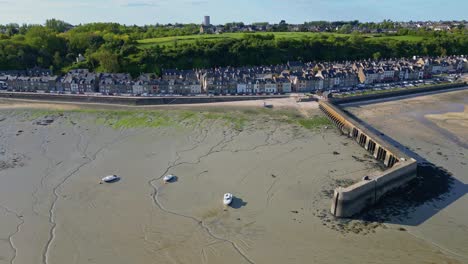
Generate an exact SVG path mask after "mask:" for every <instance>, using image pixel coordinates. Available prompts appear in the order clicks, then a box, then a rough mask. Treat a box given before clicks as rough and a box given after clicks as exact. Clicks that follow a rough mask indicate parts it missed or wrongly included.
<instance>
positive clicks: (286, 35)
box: [138, 32, 423, 48]
mask: <svg viewBox="0 0 468 264" xmlns="http://www.w3.org/2000/svg"><path fill="white" fill-rule="evenodd" d="M246 34H257V35H268V34H270V35H271V34H273V35H274V36H275V38H276V39H301V38H307V37H317V36H321V35H324V36H331V35H333V36H336V37H349V36H350V34H338V33H314V32H259V33H224V34H210V35H189V36H174V37H162V38H151V39H142V40H139V41H138V43H139V47H140V48H148V47H151V46H154V45H162V46H172V45H175V44H176V43H177V44H183V43H191V42H195V41H197V40H203V41H218V40H221V39H240V38H242V37H243V36H244V35H246ZM364 36H365V37H366V38H367V40H368V41H383V40H389V39H393V40H401V41H420V40H422V39H423V38H422V37H420V36H383V37H379V36H375V35H372V34H368V35H364Z"/></svg>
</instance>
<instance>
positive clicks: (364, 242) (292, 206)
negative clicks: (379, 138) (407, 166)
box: [0, 102, 467, 264]
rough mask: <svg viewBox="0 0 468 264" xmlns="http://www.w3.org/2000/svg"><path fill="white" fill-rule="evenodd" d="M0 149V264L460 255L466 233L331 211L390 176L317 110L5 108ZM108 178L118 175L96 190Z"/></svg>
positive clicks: (393, 259)
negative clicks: (370, 177)
mask: <svg viewBox="0 0 468 264" xmlns="http://www.w3.org/2000/svg"><path fill="white" fill-rule="evenodd" d="M312 104H313V103H312ZM38 108H40V109H38ZM304 111H305V112H306V117H304ZM0 148H1V149H0V165H1V167H0V219H1V220H0V263H10V264H11V263H15V264H31V263H43V264H54V263H56V264H60V263H112V264H118V263H122V264H124V263H125V264H127V263H339V262H342V263H431V262H432V263H458V262H462V261H463V260H464V259H463V258H461V257H460V254H464V251H463V248H462V246H463V243H462V242H466V236H465V239H463V238H460V240H459V242H460V244H459V247H458V249H459V250H457V251H456V252H455V250H454V249H453V248H451V249H452V251H448V250H445V247H439V246H438V245H435V244H434V243H433V241H435V240H428V239H426V238H425V237H422V238H421V236H418V235H415V234H414V231H413V228H411V229H410V230H411V231H412V233H410V232H407V231H405V230H406V229H407V227H406V226H404V224H402V225H400V224H391V223H390V224H388V223H385V222H382V221H372V220H360V219H355V220H345V221H341V220H336V219H333V218H332V217H331V216H330V214H329V213H328V210H329V206H330V197H331V193H332V191H333V189H334V188H335V187H336V186H338V185H349V184H351V183H352V182H354V181H357V180H359V179H360V178H361V177H362V176H364V175H366V174H370V173H375V172H376V171H378V170H380V169H381V168H380V167H379V164H377V163H376V162H375V161H374V160H373V159H372V157H370V156H369V155H368V154H367V153H366V152H365V150H363V149H362V148H360V147H359V146H358V145H357V144H356V143H355V142H353V141H352V140H351V139H348V138H346V137H343V136H342V135H340V134H339V133H338V132H337V131H336V130H335V129H334V128H333V127H332V126H331V125H330V124H329V123H328V121H327V120H326V119H325V117H324V116H323V115H322V114H321V113H320V111H319V110H318V109H316V107H311V108H307V109H304V108H302V109H299V110H297V109H296V110H294V109H289V110H285V109H280V110H262V109H258V108H254V109H237V110H236V109H229V110H223V109H214V110H206V109H203V108H196V107H192V108H190V109H189V110H183V111H182V110H176V109H167V110H144V109H126V110H122V109H120V110H111V109H109V108H107V109H99V107H93V108H92V109H87V108H85V107H82V106H70V105H69V104H67V105H60V104H50V105H47V106H44V105H43V104H41V105H36V104H34V103H28V104H22V103H19V102H15V103H14V104H13V103H11V102H2V105H1V107H0ZM110 174H115V175H118V176H120V177H121V179H120V180H119V181H116V182H114V183H111V184H100V180H101V178H102V177H104V176H106V175H110ZM167 174H173V175H175V176H176V177H175V179H174V180H173V181H172V182H170V183H167V184H164V182H163V180H162V178H163V177H164V176H165V175H167ZM226 192H231V193H232V194H233V195H234V199H233V203H232V204H231V206H229V207H226V208H225V207H224V206H223V204H222V197H223V194H224V193H226ZM465 205H466V204H465ZM460 206H461V207H463V204H461V205H458V207H460ZM458 209H460V208H458ZM454 210H456V209H454ZM455 215H459V214H455ZM444 217H445V218H443V219H442V220H447V218H446V217H447V216H444ZM449 219H451V218H449ZM437 223H439V224H441V226H444V227H445V226H450V225H445V223H444V222H440V221H437ZM466 223H467V222H466V221H465V222H464V223H462V222H457V225H459V226H462V227H463V225H466ZM462 227H453V228H451V227H448V230H449V231H456V232H458V231H460V230H463V229H461V228H462ZM418 228H419V227H415V229H416V230H418ZM464 228H466V226H465V227H464ZM465 230H466V229H465ZM436 233H437V234H443V233H444V231H437V232H436ZM462 235H463V234H462V232H461V233H457V234H456V235H455V236H456V237H459V236H462ZM465 245H466V243H465ZM465 249H466V247H465ZM452 253H453V254H452Z"/></svg>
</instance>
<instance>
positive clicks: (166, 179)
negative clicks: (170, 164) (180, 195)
mask: <svg viewBox="0 0 468 264" xmlns="http://www.w3.org/2000/svg"><path fill="white" fill-rule="evenodd" d="M172 179H174V175H172V174H169V175H166V176H164V178H163V181H164V183H168V182H170V181H172Z"/></svg>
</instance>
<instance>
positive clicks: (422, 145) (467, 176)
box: [346, 90, 468, 263]
mask: <svg viewBox="0 0 468 264" xmlns="http://www.w3.org/2000/svg"><path fill="white" fill-rule="evenodd" d="M346 109H347V110H348V111H350V112H351V113H353V114H354V115H356V116H358V117H359V118H360V119H361V120H363V121H364V122H366V123H367V124H371V125H372V126H374V127H375V128H377V129H378V130H379V131H381V132H383V133H385V134H386V135H388V136H390V137H391V138H393V139H395V140H397V141H398V142H400V143H401V144H402V145H404V146H406V147H408V151H409V152H410V153H412V154H413V155H414V156H415V157H417V159H418V160H420V161H424V162H429V163H432V164H435V165H436V166H439V167H441V168H443V169H445V170H446V171H447V174H448V175H450V176H451V177H450V182H449V184H450V187H449V189H448V190H447V193H444V194H443V195H442V196H440V197H438V198H437V197H436V198H437V199H435V200H432V201H429V202H425V203H423V204H420V205H418V206H417V207H415V208H413V210H412V211H411V212H410V213H409V214H408V215H406V218H405V219H399V220H397V219H392V220H391V221H390V222H393V223H396V224H399V225H404V226H406V227H405V228H406V229H407V230H408V232H409V233H410V234H411V235H414V236H415V237H417V238H420V239H422V240H423V241H426V242H427V243H431V244H433V245H435V246H437V247H439V248H440V249H441V250H443V251H445V252H448V253H449V254H450V255H452V256H454V257H456V258H457V259H459V260H460V261H461V262H463V263H468V211H467V210H466V208H468V194H467V193H468V187H467V186H468V173H467V172H468V159H467V157H468V125H467V124H468V112H467V109H468V90H463V91H456V92H448V93H440V94H434V95H428V96H421V97H414V98H410V99H404V100H398V101H389V102H384V103H376V104H365V105H360V106H353V107H348V108H346ZM422 176H423V177H425V178H431V177H432V174H431V173H423V175H422ZM443 184H446V183H443ZM435 187H436V186H435Z"/></svg>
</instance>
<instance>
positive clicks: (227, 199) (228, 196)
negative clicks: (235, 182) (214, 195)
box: [223, 193, 232, 205]
mask: <svg viewBox="0 0 468 264" xmlns="http://www.w3.org/2000/svg"><path fill="white" fill-rule="evenodd" d="M231 203H232V193H225V194H224V197H223V204H224V205H230V204H231Z"/></svg>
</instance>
